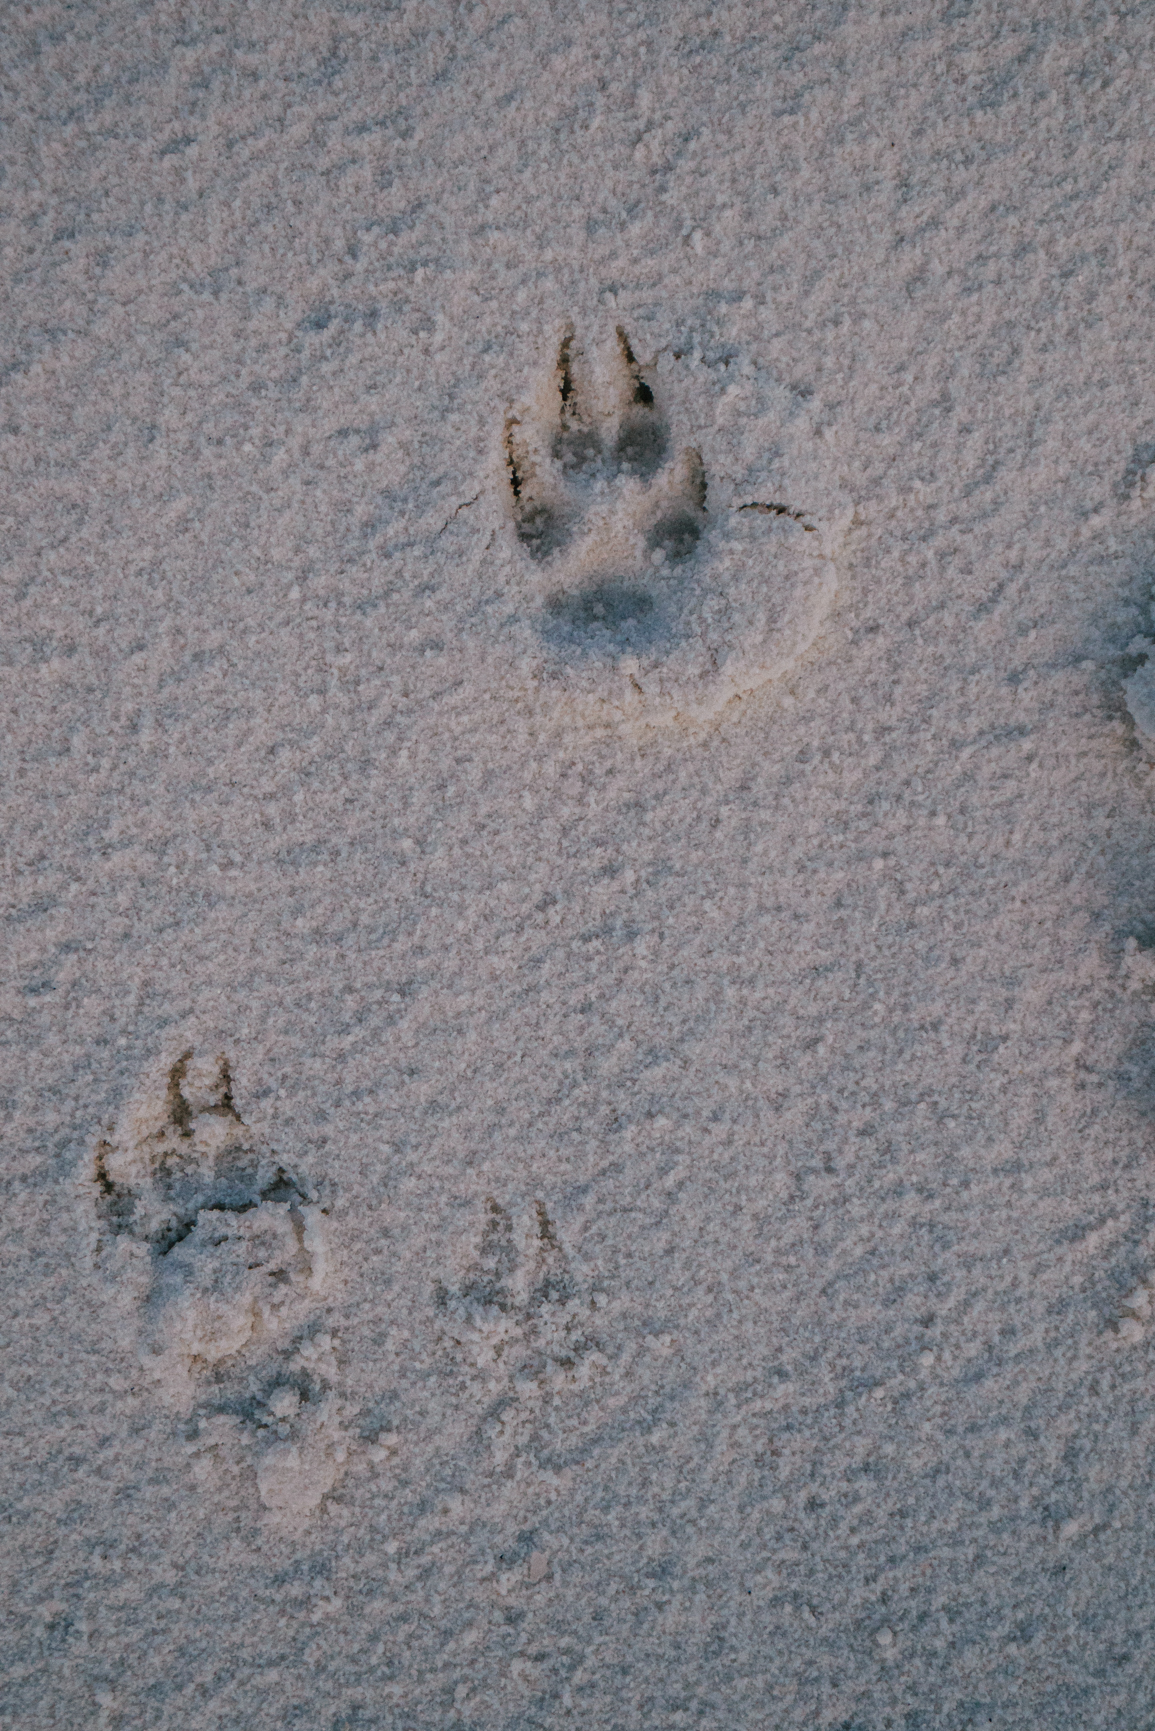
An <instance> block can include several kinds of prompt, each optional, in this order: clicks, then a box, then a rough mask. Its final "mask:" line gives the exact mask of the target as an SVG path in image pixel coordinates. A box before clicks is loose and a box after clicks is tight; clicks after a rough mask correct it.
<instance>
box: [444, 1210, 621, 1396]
mask: <svg viewBox="0 0 1155 1731" xmlns="http://www.w3.org/2000/svg"><path fill="white" fill-rule="evenodd" d="M485 1210H486V1211H485V1222H484V1225H483V1227H482V1231H481V1238H480V1242H479V1244H478V1246H477V1251H476V1255H475V1257H474V1258H473V1260H472V1262H471V1263H470V1265H469V1266H468V1268H467V1269H466V1271H465V1273H464V1275H463V1277H462V1279H461V1280H460V1281H459V1282H458V1283H457V1284H456V1285H455V1286H453V1287H448V1286H444V1285H442V1286H439V1287H438V1288H437V1291H436V1294H435V1302H436V1306H437V1311H438V1321H439V1328H440V1332H441V1334H442V1337H443V1338H444V1339H445V1340H447V1341H448V1342H450V1343H452V1345H453V1347H454V1348H455V1350H456V1352H457V1354H458V1355H459V1357H460V1361H461V1362H462V1363H463V1365H464V1367H465V1368H466V1369H467V1371H468V1372H469V1374H470V1375H471V1376H473V1377H476V1378H477V1379H478V1380H479V1381H480V1382H482V1383H483V1385H484V1387H485V1391H486V1392H487V1393H489V1394H491V1395H493V1394H500V1393H509V1392H511V1393H513V1394H514V1395H516V1396H518V1397H519V1398H521V1397H533V1396H535V1395H551V1394H552V1395H557V1394H561V1393H563V1392H564V1391H565V1390H567V1389H575V1388H585V1387H587V1386H588V1385H589V1384H590V1382H591V1381H593V1380H595V1379H596V1378H597V1377H598V1376H599V1375H600V1374H601V1372H602V1371H604V1369H605V1368H606V1359H605V1357H604V1355H603V1354H602V1352H601V1351H600V1349H599V1346H598V1342H597V1339H596V1337H595V1335H594V1332H593V1329H594V1323H595V1315H596V1311H597V1309H598V1307H599V1303H600V1302H604V1301H603V1300H601V1298H600V1295H599V1294H589V1293H587V1292H584V1291H583V1290H582V1288H581V1284H580V1282H579V1281H578V1279H577V1277H576V1276H575V1274H574V1271H573V1269H572V1266H571V1264H570V1261H569V1259H568V1257H567V1256H566V1254H565V1251H564V1250H563V1249H562V1246H561V1244H560V1243H559V1241H558V1236H557V1232H556V1230H555V1227H554V1225H553V1222H552V1221H551V1219H550V1217H549V1214H548V1212H547V1211H546V1208H545V1204H544V1203H542V1202H535V1203H534V1204H533V1206H532V1207H531V1208H529V1209H526V1210H524V1211H522V1212H521V1213H520V1214H517V1215H515V1214H514V1213H513V1212H512V1211H510V1210H508V1209H505V1208H502V1207H501V1206H500V1205H499V1204H498V1203H497V1202H496V1201H495V1200H494V1199H493V1198H492V1197H490V1198H489V1199H488V1201H487V1202H486V1205H485Z"/></svg>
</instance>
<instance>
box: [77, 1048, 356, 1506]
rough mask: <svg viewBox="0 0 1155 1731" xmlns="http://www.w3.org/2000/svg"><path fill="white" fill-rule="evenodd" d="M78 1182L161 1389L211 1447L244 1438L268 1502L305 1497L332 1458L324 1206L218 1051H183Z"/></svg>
mask: <svg viewBox="0 0 1155 1731" xmlns="http://www.w3.org/2000/svg"><path fill="white" fill-rule="evenodd" d="M88 1190H89V1196H90V1200H91V1204H92V1207H93V1211H94V1214H95V1219H96V1243H95V1257H96V1263H97V1266H98V1267H99V1268H101V1269H102V1270H103V1271H104V1272H105V1273H106V1275H107V1276H108V1277H109V1279H110V1280H112V1281H114V1282H115V1283H116V1284H117V1286H118V1287H119V1288H120V1290H121V1293H122V1296H124V1297H125V1298H127V1299H128V1301H129V1302H130V1304H131V1306H132V1310H133V1312H134V1315H135V1317H136V1321H137V1328H138V1341H139V1350H140V1357H141V1362H142V1364H143V1365H144V1367H145V1369H146V1370H147V1371H148V1373H149V1375H150V1376H151V1377H152V1379H153V1380H154V1382H155V1384H156V1386H157V1389H158V1392H159V1393H160V1394H161V1396H162V1398H164V1399H165V1400H166V1402H167V1403H168V1404H169V1405H170V1406H172V1407H173V1408H175V1409H177V1410H178V1411H182V1412H184V1413H185V1414H192V1413H196V1414H197V1415H198V1418H199V1420H200V1422H201V1425H202V1428H203V1427H205V1426H207V1429H206V1431H205V1434H206V1436H211V1437H214V1438H215V1442H212V1443H209V1444H207V1445H206V1446H207V1447H209V1448H214V1447H216V1446H217V1445H218V1444H219V1443H221V1442H222V1441H223V1440H224V1438H225V1436H226V1434H230V1435H232V1436H233V1437H234V1441H236V1442H237V1444H238V1446H242V1445H243V1446H244V1447H246V1448H248V1449H249V1452H250V1455H251V1457H252V1460H253V1464H254V1466H255V1469H256V1476H257V1485H258V1489H259V1490H260V1493H261V1497H262V1500H263V1502H264V1503H265V1505H266V1506H267V1507H270V1508H276V1509H278V1510H281V1511H282V1512H290V1511H293V1510H295V1511H296V1512H305V1511H307V1509H309V1508H311V1507H313V1506H315V1504H316V1503H317V1502H319V1501H320V1499H321V1497H322V1496H324V1494H325V1492H326V1491H327V1490H329V1489H331V1488H332V1485H333V1484H334V1483H335V1482H336V1479H337V1477H338V1476H339V1469H340V1466H341V1464H342V1460H343V1453H342V1452H341V1451H342V1450H343V1442H342V1441H341V1440H339V1439H340V1437H341V1436H342V1435H343V1432H342V1431H341V1426H340V1423H339V1408H340V1403H339V1401H338V1398H337V1396H336V1394H335V1393H334V1383H335V1380H336V1365H335V1362H334V1359H333V1352H332V1341H331V1336H330V1335H329V1334H328V1333H327V1332H326V1331H325V1330H324V1328H323V1321H324V1311H323V1298H324V1294H325V1291H326V1287H327V1285H328V1281H329V1274H330V1246H329V1219H328V1215H329V1209H328V1205H327V1203H326V1201H325V1199H324V1198H323V1197H322V1196H321V1195H320V1194H319V1193H318V1191H317V1190H316V1189H315V1187H314V1186H312V1185H311V1184H310V1183H309V1182H308V1181H307V1180H306V1179H305V1178H303V1177H302V1176H301V1175H300V1174H299V1173H296V1172H294V1171H292V1170H290V1168H289V1167H288V1166H287V1165H286V1164H285V1163H283V1162H282V1161H281V1160H280V1159H279V1158H278V1157H277V1155H276V1154H275V1153H273V1151H272V1150H271V1149H269V1148H267V1147H265V1146H264V1144H263V1143H262V1142H261V1141H260V1140H259V1138H258V1137H256V1136H255V1135H254V1134H253V1132H252V1131H251V1130H250V1129H249V1128H248V1126H247V1125H246V1124H245V1123H244V1120H243V1119H242V1117H241V1115H240V1113H239V1111H238V1110H237V1106H236V1102H235V1100H234V1097H233V1087H232V1079H231V1075H230V1072H229V1066H228V1063H227V1062H226V1060H225V1059H224V1058H214V1059H213V1060H212V1061H209V1062H206V1061H204V1060H198V1059H197V1057H196V1056H195V1054H194V1053H193V1052H191V1051H189V1052H186V1053H184V1054H183V1056H181V1057H180V1058H179V1059H178V1060H177V1061H176V1063H174V1064H173V1065H172V1066H171V1068H170V1069H169V1070H168V1071H167V1073H166V1074H165V1076H164V1077H163V1080H162V1081H160V1082H158V1085H157V1086H155V1087H154V1088H152V1089H146V1090H145V1091H144V1092H143V1093H142V1094H141V1096H140V1097H139V1098H138V1100H137V1102H136V1103H135V1105H134V1106H133V1107H132V1108H131V1109H130V1110H129V1112H128V1113H126V1115H125V1117H124V1119H123V1120H122V1122H121V1123H120V1124H119V1125H118V1126H117V1127H116V1128H114V1129H113V1130H111V1131H110V1132H109V1134H108V1135H107V1136H106V1137H104V1138H103V1139H102V1140H101V1141H100V1143H99V1144H98V1146H97V1149H96V1153H95V1156H94V1158H93V1162H92V1169H91V1173H90V1176H89V1183H88ZM339 1456H340V1458H339Z"/></svg>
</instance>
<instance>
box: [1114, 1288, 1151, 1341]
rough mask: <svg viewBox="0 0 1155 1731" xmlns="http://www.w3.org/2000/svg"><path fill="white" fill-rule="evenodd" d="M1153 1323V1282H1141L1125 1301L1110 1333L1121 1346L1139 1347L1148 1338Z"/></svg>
mask: <svg viewBox="0 0 1155 1731" xmlns="http://www.w3.org/2000/svg"><path fill="white" fill-rule="evenodd" d="M1152 1322H1155V1291H1153V1290H1152V1283H1151V1281H1149V1280H1141V1281H1140V1282H1139V1284H1138V1286H1135V1287H1133V1288H1132V1290H1131V1291H1130V1292H1129V1293H1128V1294H1127V1296H1126V1297H1125V1298H1124V1299H1123V1301H1122V1303H1121V1304H1120V1306H1119V1314H1118V1315H1117V1316H1116V1317H1114V1318H1113V1319H1112V1321H1111V1323H1110V1329H1109V1331H1110V1333H1111V1335H1112V1336H1113V1337H1114V1339H1115V1341H1116V1342H1117V1344H1118V1345H1119V1346H1138V1344H1139V1342H1140V1341H1141V1340H1145V1339H1146V1338H1147V1334H1148V1331H1149V1330H1150V1328H1151V1324H1152Z"/></svg>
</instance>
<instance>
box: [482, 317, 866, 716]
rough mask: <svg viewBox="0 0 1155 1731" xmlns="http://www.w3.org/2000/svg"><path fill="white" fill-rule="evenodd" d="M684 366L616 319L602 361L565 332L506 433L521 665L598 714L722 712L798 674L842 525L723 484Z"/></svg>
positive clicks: (825, 604) (823, 603)
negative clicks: (657, 353)
mask: <svg viewBox="0 0 1155 1731" xmlns="http://www.w3.org/2000/svg"><path fill="white" fill-rule="evenodd" d="M673 367H674V364H673V362H672V361H670V360H665V359H663V365H662V366H659V365H657V364H655V365H654V366H653V367H647V366H646V365H643V363H642V362H641V361H640V360H639V358H638V356H637V354H636V353H635V351H634V348H633V346H632V345H631V342H630V339H629V337H628V336H627V334H626V332H625V331H624V330H623V329H620V328H619V330H618V331H617V333H616V338H615V343H614V346H613V349H612V351H611V353H610V354H609V356H608V358H606V359H605V360H604V361H603V364H602V365H601V366H600V367H598V366H595V365H594V364H593V362H592V361H591V360H590V359H588V358H587V356H586V355H585V354H584V352H583V351H582V350H581V349H580V347H579V346H578V343H577V338H576V336H575V334H574V333H573V332H572V331H569V332H567V333H566V334H565V335H564V337H563V338H562V342H561V346H560V349H559V351H558V356H557V361H556V365H555V368H554V371H553V374H552V376H551V377H550V378H549V379H548V381H546V383H545V384H544V385H543V386H542V388H541V390H540V391H539V393H538V395H537V399H536V401H535V402H534V403H533V404H532V405H530V406H529V407H527V408H525V409H522V410H519V411H517V412H514V413H511V414H510V415H509V416H508V417H507V420H506V423H505V430H504V440H503V455H504V466H505V482H506V489H507V504H508V511H509V516H510V519H511V521H512V530H513V539H514V542H515V545H516V548H517V551H518V555H519V558H520V561H521V564H520V571H521V579H520V580H521V583H522V587H523V590H524V594H525V603H526V604H525V608H524V615H523V616H521V617H519V620H518V622H517V626H515V631H517V632H518V634H519V635H520V638H521V641H522V645H523V652H524V663H525V664H526V665H527V666H528V668H529V671H530V673H531V676H532V677H533V678H534V679H535V681H536V682H537V683H539V684H541V685H543V686H546V687H548V688H550V689H552V690H553V691H555V692H556V693H557V694H558V695H560V696H563V697H565V698H567V699H569V700H571V701H573V702H575V703H576V704H577V705H578V706H579V707H580V708H582V709H584V710H586V711H600V712H602V713H607V714H608V713H610V712H617V713H618V714H621V715H625V716H632V717H634V718H636V719H639V720H642V721H644V722H648V721H656V720H667V721H668V720H673V719H677V718H679V717H684V718H687V719H694V718H704V717H708V716H710V715H712V714H714V713H716V712H717V711H718V710H720V709H721V708H722V707H723V705H724V704H726V703H727V702H729V701H730V700H731V698H733V697H734V696H736V695H737V694H739V693H741V692H746V691H750V690H753V689H755V688H756V687H758V686H760V685H763V684H765V683H766V682H767V681H769V680H772V679H774V678H776V677H778V676H779V675H781V674H782V673H784V672H785V671H787V670H788V669H789V668H790V667H792V666H793V665H794V664H795V663H796V662H797V660H798V658H799V656H800V655H801V654H803V652H804V651H805V650H806V649H807V648H808V647H809V645H810V643H811V642H812V641H813V639H814V637H815V635H816V633H817V631H818V629H819V627H820V625H821V623H822V620H823V618H824V617H825V615H826V613H827V611H828V609H829V607H830V603H831V600H832V598H833V594H834V587H835V578H834V566H833V550H834V546H835V544H836V542H837V540H838V538H839V536H840V534H841V531H842V529H843V528H844V527H845V521H844V519H839V520H838V522H837V523H828V524H826V525H825V526H823V524H822V523H820V522H819V521H818V519H816V518H814V517H812V516H811V515H810V514H809V511H808V510H807V509H804V508H802V507H800V506H798V505H796V504H794V503H789V502H782V501H780V500H774V499H756V498H746V499H741V498H738V497H735V496H734V492H733V488H732V487H731V486H729V485H728V484H727V483H725V482H724V480H723V478H722V477H714V476H712V475H711V474H710V472H709V467H708V463H707V461H706V460H705V459H704V456H703V449H704V446H703V442H702V440H701V439H698V440H694V439H693V438H692V437H687V436H686V433H685V431H684V430H683V429H681V428H680V427H679V423H678V415H677V412H676V409H675V406H674V402H673V396H674V390H675V388H676V383H677V379H676V372H675V370H673ZM660 373H664V377H665V384H663V380H662V378H660V377H659V374H660ZM713 419H714V416H713V415H711V420H713ZM707 430H708V431H710V432H711V434H712V436H713V437H714V440H715V443H717V442H718V435H717V434H716V432H715V431H714V429H712V428H711V429H707Z"/></svg>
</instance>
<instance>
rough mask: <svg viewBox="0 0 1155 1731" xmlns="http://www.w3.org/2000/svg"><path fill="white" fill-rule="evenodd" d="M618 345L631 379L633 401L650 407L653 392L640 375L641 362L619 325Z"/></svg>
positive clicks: (652, 401)
mask: <svg viewBox="0 0 1155 1731" xmlns="http://www.w3.org/2000/svg"><path fill="white" fill-rule="evenodd" d="M618 346H619V348H620V349H621V351H622V359H623V361H625V363H626V370H627V371H628V373H629V375H630V378H631V379H632V381H633V387H634V402H635V403H640V404H642V405H643V406H644V407H645V408H647V409H652V408H653V406H654V393H653V391H651V389H650V387H649V385H647V383H646V381H645V379H643V377H642V369H641V364H640V362H639V361H638V357H637V355H635V353H634V351H633V349H632V348H631V347H630V339H629V337H628V336H627V335H626V333H625V331H624V330H623V329H622V327H621V325H619V326H618Z"/></svg>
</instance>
